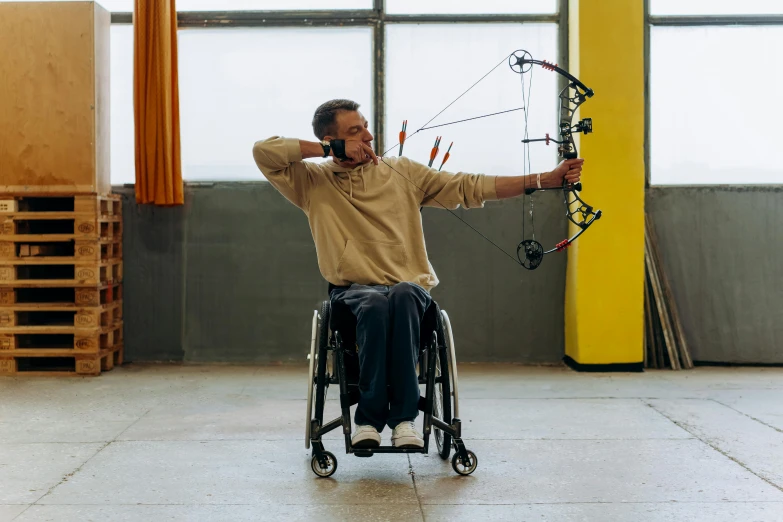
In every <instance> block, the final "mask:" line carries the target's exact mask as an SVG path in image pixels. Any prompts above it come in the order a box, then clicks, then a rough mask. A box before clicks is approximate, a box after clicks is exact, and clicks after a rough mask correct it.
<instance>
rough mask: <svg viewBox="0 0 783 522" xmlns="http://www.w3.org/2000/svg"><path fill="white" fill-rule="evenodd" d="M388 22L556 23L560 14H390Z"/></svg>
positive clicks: (386, 18) (386, 19) (386, 17)
mask: <svg viewBox="0 0 783 522" xmlns="http://www.w3.org/2000/svg"><path fill="white" fill-rule="evenodd" d="M384 20H385V21H386V22H388V23H395V24H432V23H444V24H445V23H456V24H489V23H507V24H514V23H535V22H539V23H540V22H550V23H557V22H558V21H559V20H560V15H559V14H557V13H552V14H505V15H504V14H465V15H463V14H453V15H445V14H415V15H390V14H387V15H385V16H384Z"/></svg>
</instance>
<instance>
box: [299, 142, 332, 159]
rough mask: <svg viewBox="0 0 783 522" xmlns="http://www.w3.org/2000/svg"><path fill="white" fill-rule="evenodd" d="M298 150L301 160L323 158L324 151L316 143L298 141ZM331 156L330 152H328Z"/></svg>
mask: <svg viewBox="0 0 783 522" xmlns="http://www.w3.org/2000/svg"><path fill="white" fill-rule="evenodd" d="M299 150H300V151H301V153H302V159H306V158H323V156H324V149H323V147H321V144H320V143H318V142H317V141H305V140H299ZM329 155H330V156H331V155H332V154H331V151H329Z"/></svg>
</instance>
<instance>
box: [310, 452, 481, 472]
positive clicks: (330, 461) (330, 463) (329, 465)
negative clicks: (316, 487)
mask: <svg viewBox="0 0 783 522" xmlns="http://www.w3.org/2000/svg"><path fill="white" fill-rule="evenodd" d="M324 455H325V456H326V467H325V468H322V467H321V465H320V464H319V463H318V457H316V456H315V455H313V460H311V461H310V467H311V468H313V473H315V474H316V475H318V476H319V477H331V476H332V475H334V472H335V471H337V457H335V456H334V455H333V454H332V453H330V452H328V451H324ZM474 468H475V466H474Z"/></svg>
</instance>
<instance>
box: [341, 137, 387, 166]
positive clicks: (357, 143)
mask: <svg viewBox="0 0 783 522" xmlns="http://www.w3.org/2000/svg"><path fill="white" fill-rule="evenodd" d="M333 153H334V151H332V154H333ZM345 156H346V157H347V158H348V159H347V160H343V161H342V163H343V164H345V165H361V164H362V163H367V162H369V161H370V160H372V162H373V163H375V164H376V165H377V164H378V156H376V155H375V151H374V150H372V147H370V145H368V144H367V143H365V142H363V141H361V140H345ZM338 159H339V158H338Z"/></svg>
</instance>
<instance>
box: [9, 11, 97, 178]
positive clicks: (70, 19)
mask: <svg viewBox="0 0 783 522" xmlns="http://www.w3.org/2000/svg"><path fill="white" fill-rule="evenodd" d="M109 22H110V20H109V15H108V13H106V11H105V10H104V9H103V8H102V7H100V6H98V5H96V4H95V3H94V2H66V3H60V2H29V3H27V2H25V3H3V2H0V49H3V53H2V55H1V56H0V93H2V95H1V96H0V192H71V193H74V192H85V193H90V192H106V191H107V190H108V189H109V179H108V147H109V139H108V133H109V128H108V126H109V122H108V110H109V107H108V101H109V96H108V94H109V82H108V74H109V72H108V71H109V54H108V49H109V35H108V32H109ZM96 33H97V34H96ZM104 149H106V150H104Z"/></svg>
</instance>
